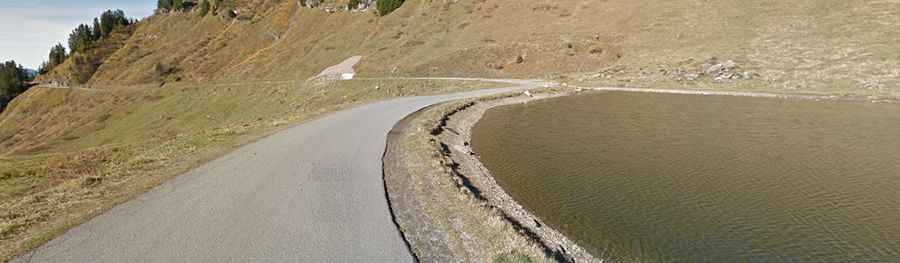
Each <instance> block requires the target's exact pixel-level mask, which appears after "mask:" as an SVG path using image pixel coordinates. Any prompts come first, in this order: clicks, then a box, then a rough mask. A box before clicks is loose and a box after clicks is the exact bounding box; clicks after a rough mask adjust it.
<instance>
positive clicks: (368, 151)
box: [13, 78, 541, 262]
mask: <svg viewBox="0 0 900 263" xmlns="http://www.w3.org/2000/svg"><path fill="white" fill-rule="evenodd" d="M454 79H457V80H459V79H458V78H454ZM471 80H476V79H471ZM477 80H485V79H477ZM485 81H496V82H504V83H510V84H512V85H515V87H511V88H505V89H492V90H479V91H473V92H466V93H458V94H449V95H438V96H423V97H407V98H398V99H393V100H388V101H382V102H377V103H372V104H367V105H363V106H360V107H356V108H352V109H349V110H345V111H341V112H336V113H333V114H330V115H328V116H325V117H323V118H320V119H317V120H314V121H311V122H308V123H304V124H301V125H298V126H295V127H292V128H289V129H286V130H284V131H282V132H279V133H277V134H274V135H272V136H269V137H266V138H264V139H262V140H259V141H257V142H255V143H252V144H249V145H247V146H244V147H241V148H239V149H237V150H236V151H234V152H232V153H230V154H228V155H226V156H224V157H222V158H219V159H217V160H215V161H212V162H209V163H207V164H205V165H203V166H201V167H199V168H197V169H195V170H193V171H191V172H188V173H186V174H184V175H182V176H179V177H177V178H175V179H172V180H170V181H168V182H166V183H164V184H163V185H161V186H159V187H156V188H155V189H153V190H151V191H150V192H147V193H145V194H143V195H141V196H139V197H137V198H136V199H134V200H131V201H129V202H126V203H124V204H122V205H119V206H117V207H114V208H113V209H110V210H109V211H107V212H106V213H104V214H102V215H100V216H98V217H96V218H94V219H92V220H90V221H89V222H87V223H85V224H83V225H81V226H78V227H75V228H73V229H71V230H69V231H68V232H67V233H65V234H63V235H62V236H59V237H57V238H56V239H54V240H52V241H50V242H48V243H46V244H44V245H43V246H41V247H39V248H36V249H34V250H33V251H31V252H29V253H27V254H25V255H22V256H20V257H18V258H16V259H14V260H13V262H410V261H413V260H414V259H413V258H412V256H411V255H410V254H409V252H408V250H407V248H406V245H405V244H404V241H403V239H402V238H401V236H400V234H399V231H398V230H397V228H396V226H395V225H394V223H393V221H392V220H391V214H390V211H389V208H388V203H387V200H386V196H385V191H384V186H383V181H382V169H381V165H382V163H381V157H382V154H383V153H384V150H385V143H386V137H387V134H388V132H389V131H390V129H391V128H392V127H393V126H394V124H395V123H397V122H398V121H400V120H401V119H402V118H404V117H405V116H407V115H409V114H411V113H413V112H415V111H417V110H419V109H421V108H424V107H427V106H429V105H432V104H436V103H440V102H445V101H449V100H455V99H462V98H470V97H477V96H485V95H490V94H497V93H502V92H509V91H514V90H519V89H526V88H533V87H536V86H537V85H539V84H541V83H540V82H537V81H523V80H485Z"/></svg>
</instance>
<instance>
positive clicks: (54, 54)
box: [46, 44, 68, 71]
mask: <svg viewBox="0 0 900 263" xmlns="http://www.w3.org/2000/svg"><path fill="white" fill-rule="evenodd" d="M67 58H68V55H67V54H66V48H65V47H63V45H62V44H56V45H55V46H53V47H51V48H50V56H49V60H47V69H46V70H47V71H50V70H52V69H53V68H55V67H56V66H58V65H59V64H62V63H63V62H65V61H66V59H67Z"/></svg>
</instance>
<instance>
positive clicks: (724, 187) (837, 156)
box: [472, 92, 900, 262]
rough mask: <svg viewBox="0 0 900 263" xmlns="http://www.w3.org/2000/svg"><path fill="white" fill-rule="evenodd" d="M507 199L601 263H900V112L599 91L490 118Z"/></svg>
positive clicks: (483, 151) (887, 107)
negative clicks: (604, 259) (610, 261)
mask: <svg viewBox="0 0 900 263" xmlns="http://www.w3.org/2000/svg"><path fill="white" fill-rule="evenodd" d="M472 144H473V147H474V150H475V152H477V153H478V154H479V158H480V159H481V161H482V162H483V163H484V165H485V166H486V167H487V168H488V169H489V170H490V171H491V173H492V174H493V175H494V177H495V178H496V179H497V181H498V182H499V183H500V185H501V186H502V187H503V188H504V189H505V190H506V191H507V192H509V193H510V195H511V196H513V198H515V199H516V200H517V201H518V202H519V203H520V204H522V205H523V206H525V207H527V208H528V209H529V210H530V211H532V212H533V213H534V214H536V215H537V216H539V217H540V218H541V219H543V221H545V222H546V223H548V224H550V225H551V226H553V227H554V228H556V229H557V230H560V231H562V232H563V233H565V234H566V235H567V236H569V237H571V238H572V239H573V240H574V241H576V242H577V243H578V244H580V245H582V246H584V247H586V248H587V249H588V250H589V251H591V252H592V253H594V254H595V255H601V254H605V255H610V256H611V257H613V258H615V259H618V260H622V261H641V262H738V261H739V262H900V105H897V104H875V103H856V102H839V101H824V102H819V101H813V100H802V99H774V98H754V97H736V96H702V95H676V94H654V93H630V92H597V93H590V94H584V95H577V96H567V97H561V98H554V99H547V100H540V101H533V102H529V103H527V104H515V105H508V106H502V107H498V108H495V109H491V110H489V111H488V112H487V113H486V114H485V116H484V117H483V119H482V120H481V121H480V122H479V123H478V124H477V125H476V126H475V128H474V129H473V142H472Z"/></svg>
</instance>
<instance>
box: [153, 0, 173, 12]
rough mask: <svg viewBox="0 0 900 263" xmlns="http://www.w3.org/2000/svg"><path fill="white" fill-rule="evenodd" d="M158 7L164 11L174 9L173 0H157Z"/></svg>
mask: <svg viewBox="0 0 900 263" xmlns="http://www.w3.org/2000/svg"><path fill="white" fill-rule="evenodd" d="M156 9H159V10H162V11H169V10H172V0H157V1H156Z"/></svg>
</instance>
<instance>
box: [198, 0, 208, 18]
mask: <svg viewBox="0 0 900 263" xmlns="http://www.w3.org/2000/svg"><path fill="white" fill-rule="evenodd" d="M207 13H209V1H208V0H202V2H200V16H206V14H207Z"/></svg>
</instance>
